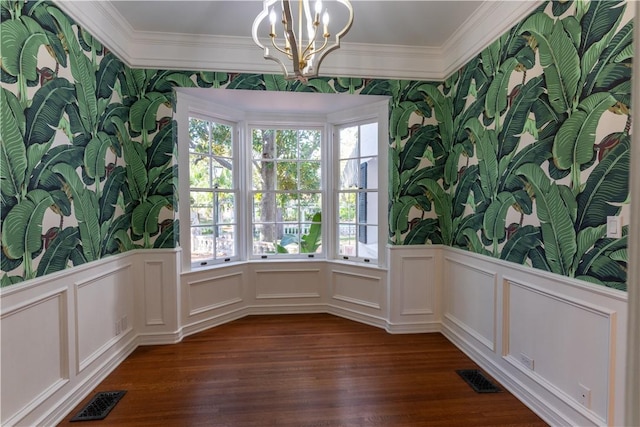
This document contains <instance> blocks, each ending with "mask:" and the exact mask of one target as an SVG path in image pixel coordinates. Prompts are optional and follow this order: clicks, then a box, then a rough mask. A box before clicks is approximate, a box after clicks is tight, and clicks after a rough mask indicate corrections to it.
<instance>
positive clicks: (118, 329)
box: [116, 320, 122, 336]
mask: <svg viewBox="0 0 640 427" xmlns="http://www.w3.org/2000/svg"><path fill="white" fill-rule="evenodd" d="M121 332H122V329H121V328H120V321H119V320H116V336H118V335H120V333H121Z"/></svg>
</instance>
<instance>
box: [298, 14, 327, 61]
mask: <svg viewBox="0 0 640 427" xmlns="http://www.w3.org/2000/svg"><path fill="white" fill-rule="evenodd" d="M318 25H319V23H318V22H314V23H313V37H311V36H310V37H309V44H308V45H307V47H306V48H305V49H304V50H303V51H302V54H301V55H300V56H301V57H302V58H303V59H304V60H307V59H309V58H310V55H313V54H314V53H318V52H320V51H321V50H322V49H324V47H325V46H326V45H327V43H326V42H325V43H324V44H323V45H322V47H321V48H320V49H314V48H313V44H314V43H315V41H316V36H317V35H318Z"/></svg>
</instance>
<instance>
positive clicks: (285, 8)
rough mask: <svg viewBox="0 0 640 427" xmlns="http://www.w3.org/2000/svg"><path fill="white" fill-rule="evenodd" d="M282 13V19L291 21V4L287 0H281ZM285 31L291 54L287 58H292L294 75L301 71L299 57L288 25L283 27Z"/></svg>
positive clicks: (294, 37) (295, 41) (293, 35)
mask: <svg viewBox="0 0 640 427" xmlns="http://www.w3.org/2000/svg"><path fill="white" fill-rule="evenodd" d="M282 14H283V15H284V19H285V20H286V21H287V22H293V19H292V18H291V5H290V4H289V0H282ZM285 33H286V35H287V39H288V40H289V44H290V45H291V54H290V56H289V58H291V59H292V60H293V72H294V74H295V75H299V74H300V73H301V71H300V57H299V52H298V41H297V39H296V35H295V33H294V31H293V30H292V29H291V28H289V25H287V26H286V27H285Z"/></svg>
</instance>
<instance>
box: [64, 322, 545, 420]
mask: <svg viewBox="0 0 640 427" xmlns="http://www.w3.org/2000/svg"><path fill="white" fill-rule="evenodd" d="M477 367H478V366H477V365H476V364H475V363H473V362H472V361H471V360H470V359H469V358H468V357H466V356H465V355H464V354H463V353H462V352H461V351H460V350H458V349H457V348H456V347H455V346H453V345H452V344H451V343H450V342H449V341H448V340H447V339H446V338H444V337H443V336H442V335H441V334H436V333H433V334H410V335H391V334H388V333H387V332H385V331H383V330H381V329H378V328H375V327H371V326H367V325H363V324H359V323H356V322H352V321H349V320H346V319H342V318H339V317H335V316H331V315H327V314H301V315H272V316H249V317H246V318H243V319H241V320H237V321H234V322H231V323H229V324H226V325H223V326H219V327H216V328H213V329H210V330H208V331H205V332H201V333H199V334H196V335H193V336H190V337H187V338H185V339H184V340H183V342H181V343H180V344H174V345H164V346H147V347H139V348H138V349H136V350H135V351H134V352H133V353H132V354H131V355H130V356H129V357H128V358H127V360H125V361H124V362H123V363H122V364H121V365H120V366H119V367H118V368H117V369H116V370H115V371H114V372H113V373H111V374H110V375H109V376H108V377H107V378H106V379H105V380H104V381H103V382H102V383H101V384H100V385H99V386H98V387H97V388H96V389H95V390H94V392H98V391H110V390H127V394H126V395H125V396H124V397H123V398H122V400H120V402H119V403H118V404H117V405H116V407H115V408H114V409H113V410H112V411H111V413H110V414H109V415H108V417H107V418H106V419H105V420H102V421H85V422H74V423H69V419H70V418H71V417H73V416H74V415H75V414H76V413H77V412H78V411H79V410H80V409H81V408H82V407H83V406H84V405H85V404H86V403H87V402H88V401H89V400H90V398H91V397H92V396H93V394H94V393H91V395H90V396H88V397H87V398H86V399H85V401H83V402H82V403H81V404H80V405H78V407H76V408H75V409H74V410H73V411H72V412H71V413H70V414H69V415H68V416H67V417H66V418H65V419H64V421H63V422H62V423H61V424H60V425H71V426H74V427H80V426H83V425H87V426H90V427H103V426H216V427H217V426H241V427H244V426H291V427H294V426H295V427H301V426H309V427H311V426H318V427H319V426H384V427H395V426H407V427H409V426H411V427H417V426H545V425H546V424H545V423H544V422H543V421H542V420H541V419H540V418H539V417H538V416H536V415H535V414H534V413H533V412H531V411H530V410H529V409H528V408H527V407H526V406H525V405H523V404H522V403H521V402H520V401H518V400H517V399H516V398H515V397H513V396H512V395H511V394H510V393H508V392H507V391H502V392H500V393H476V392H474V391H473V390H472V389H471V387H469V386H468V385H467V384H466V383H465V382H464V381H463V380H462V379H461V378H460V377H459V375H458V374H457V373H456V372H455V371H456V370H457V369H474V368H477Z"/></svg>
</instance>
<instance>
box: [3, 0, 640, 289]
mask: <svg viewBox="0 0 640 427" xmlns="http://www.w3.org/2000/svg"><path fill="white" fill-rule="evenodd" d="M0 5H1V8H0V10H1V14H2V16H1V17H2V23H1V24H0V29H1V33H0V40H1V45H0V48H1V80H2V82H1V88H0V89H1V93H0V95H1V96H0V102H1V105H0V112H1V115H0V138H1V141H0V143H1V148H0V152H1V156H2V157H1V158H0V162H1V163H0V180H1V181H0V183H1V192H0V213H1V224H0V230H1V234H2V236H1V243H2V252H1V254H0V257H1V259H0V260H1V269H2V272H3V274H2V278H1V285H2V286H9V285H12V284H15V283H19V282H22V281H24V280H27V279H31V278H34V277H39V276H43V275H46V274H50V273H53V272H56V271H60V270H63V269H66V268H70V267H73V266H77V265H80V264H83V263H86V262H90V261H93V260H97V259H99V258H103V257H106V256H109V255H112V254H117V253H121V252H124V251H128V250H131V249H136V248H171V247H175V246H176V245H177V244H178V236H177V231H178V223H177V222H178V219H177V218H178V214H177V212H176V209H177V203H176V188H177V179H178V170H177V166H176V163H177V162H176V151H177V150H176V141H175V129H176V126H177V125H176V123H175V122H174V121H173V118H172V115H173V113H172V111H173V110H172V103H173V101H174V94H173V89H174V88H175V87H202V88H210V87H215V88H226V89H251V90H273V91H307V92H323V93H342V92H344V93H351V94H359V95H367V94H375V95H389V96H390V97H391V101H390V106H391V108H390V124H389V129H390V135H389V143H390V150H389V152H390V161H391V163H392V167H391V176H390V207H389V241H390V242H391V243H392V244H395V245H407V244H430V243H433V244H446V245H451V246H455V247H460V248H465V249H467V250H470V251H473V252H478V253H482V254H486V255H489V256H493V257H497V258H501V259H504V260H507V261H511V262H515V263H518V264H527V265H530V266H532V267H534V268H539V269H542V270H547V271H552V272H555V273H558V274H561V275H564V276H569V277H577V278H580V279H583V280H586V281H589V282H593V283H597V284H600V285H604V286H609V287H614V288H618V289H626V265H627V240H626V239H627V237H626V227H625V236H624V237H623V238H622V239H608V238H606V237H605V236H606V233H605V231H606V230H605V223H606V217H607V216H608V215H617V214H619V213H620V212H621V211H623V210H624V209H625V208H627V209H628V195H629V191H628V179H629V149H630V142H631V138H630V135H629V132H630V129H631V122H630V120H631V118H630V117H631V115H630V108H631V107H630V106H631V99H630V98H631V61H632V54H633V47H632V44H631V34H632V25H633V24H632V20H631V19H630V18H629V17H628V16H627V14H625V9H626V4H625V2H622V1H599V2H593V1H592V2H588V1H562V2H560V1H558V2H550V3H545V4H544V5H542V6H541V7H540V8H539V9H538V10H537V11H536V12H535V13H533V14H532V15H531V16H529V17H528V18H527V19H525V20H523V21H522V22H520V23H519V24H518V25H516V26H515V27H514V28H513V29H511V30H510V31H509V32H508V33H507V34H505V35H503V36H502V37H501V38H500V39H498V40H496V41H495V42H494V43H493V44H492V45H491V46H489V47H488V48H487V49H485V50H484V51H483V52H482V53H481V54H480V55H478V56H477V57H476V58H474V59H473V60H472V61H470V62H469V63H468V64H466V65H465V66H464V67H463V68H462V69H461V70H459V71H458V72H457V73H455V74H454V75H452V76H451V77H450V78H448V79H447V80H446V81H444V82H424V81H404V80H368V79H359V78H317V79H312V80H311V81H310V82H309V83H308V84H307V85H303V84H301V83H299V82H287V81H285V80H284V79H283V78H282V77H281V76H277V75H262V74H260V75H258V74H256V75H253V74H239V75H234V74H229V73H224V72H210V71H193V72H188V71H171V70H140V69H131V68H129V67H127V66H126V65H124V64H123V63H122V62H121V61H120V60H119V59H118V58H116V57H115V56H114V55H113V54H112V53H110V52H108V51H107V49H105V48H104V47H103V46H102V45H101V44H100V42H98V41H97V40H95V39H94V38H93V37H92V36H91V35H90V34H89V33H87V32H86V31H85V30H84V29H82V28H80V27H79V26H78V25H76V24H75V23H74V22H73V20H71V19H70V18H69V17H68V16H66V15H65V14H64V13H63V12H62V11H61V10H60V9H59V8H58V7H57V6H56V3H52V2H47V1H45V2H42V1H34V2H29V1H28V2H24V1H9V0H0Z"/></svg>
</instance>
